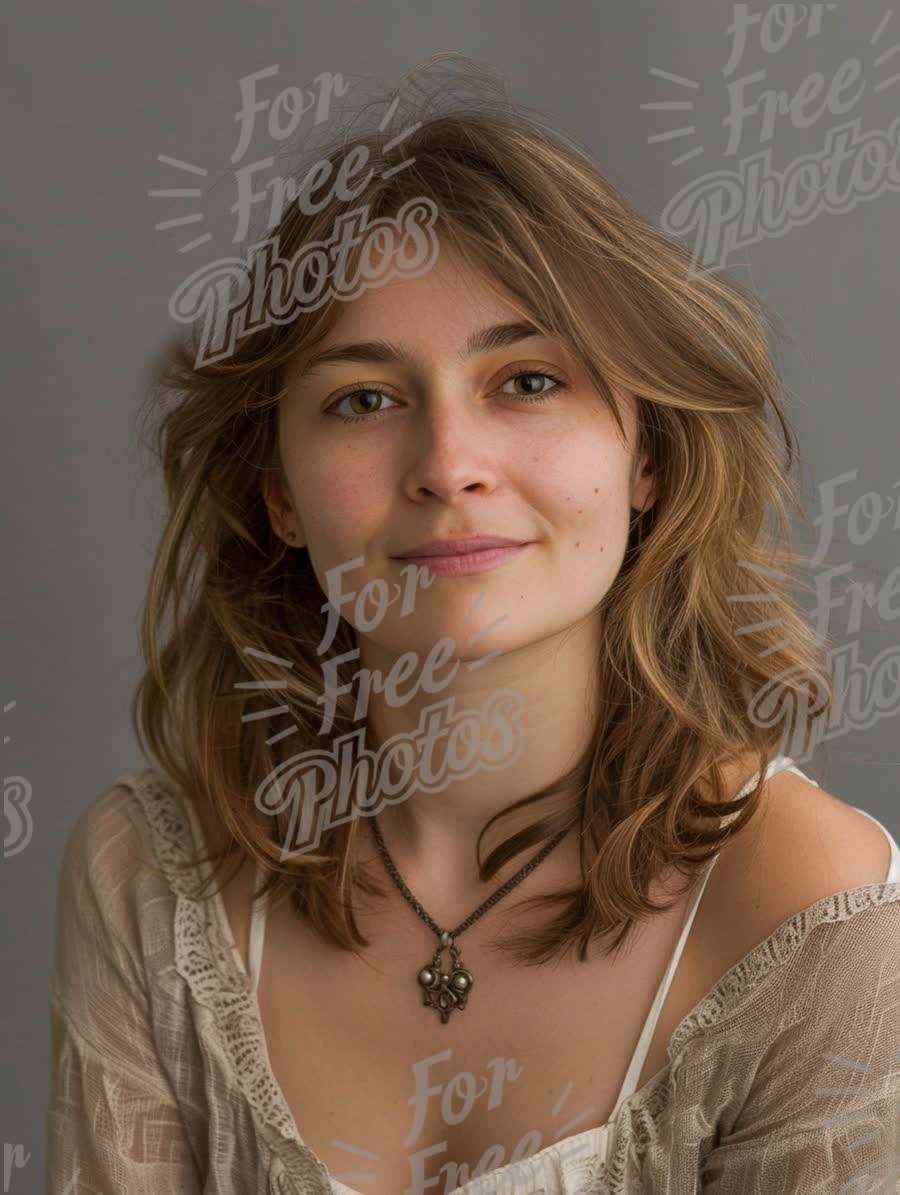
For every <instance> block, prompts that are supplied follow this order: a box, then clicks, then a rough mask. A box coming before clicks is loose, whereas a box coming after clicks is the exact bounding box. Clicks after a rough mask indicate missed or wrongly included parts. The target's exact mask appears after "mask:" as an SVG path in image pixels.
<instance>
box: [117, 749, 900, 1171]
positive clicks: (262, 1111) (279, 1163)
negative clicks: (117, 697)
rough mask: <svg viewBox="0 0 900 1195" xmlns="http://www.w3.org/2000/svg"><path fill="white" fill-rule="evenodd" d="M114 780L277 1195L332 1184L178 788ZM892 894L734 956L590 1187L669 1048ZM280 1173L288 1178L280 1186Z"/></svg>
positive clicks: (592, 1162)
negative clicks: (209, 889) (138, 812)
mask: <svg viewBox="0 0 900 1195" xmlns="http://www.w3.org/2000/svg"><path fill="white" fill-rule="evenodd" d="M116 786H121V787H125V788H128V789H129V790H130V791H131V792H133V793H134V794H135V796H136V797H137V798H138V799H139V800H140V803H141V807H142V809H143V811H144V814H145V817H146V819H147V823H148V825H149V827H150V831H151V835H152V841H153V848H154V852H155V855H156V859H157V862H158V864H159V866H160V868H161V869H162V871H163V872H164V874H165V876H166V879H167V881H168V883H169V884H170V886H171V888H172V889H173V891H174V892H175V893H176V896H177V901H176V911H175V965H176V969H177V970H178V973H179V974H180V975H181V976H182V978H183V979H184V980H185V982H186V983H187V984H188V986H189V988H190V990H191V992H192V994H193V996H194V998H195V1000H196V1001H197V1003H198V1004H200V1005H201V1006H202V1007H204V1008H206V1009H208V1010H209V1011H210V1013H211V1014H212V1017H213V1019H214V1022H215V1025H216V1029H217V1032H218V1035H219V1038H220V1040H221V1042H222V1043H223V1045H224V1047H225V1049H226V1051H227V1055H228V1059H229V1061H230V1063H231V1065H232V1070H233V1072H234V1074H235V1077H236V1079H237V1082H238V1083H239V1085H240V1087H241V1089H242V1091H243V1093H244V1095H245V1097H246V1099H247V1102H248V1104H249V1105H250V1107H251V1109H252V1110H253V1112H254V1114H255V1116H256V1118H257V1120H258V1122H259V1125H260V1127H261V1129H262V1130H263V1131H264V1132H265V1133H266V1136H267V1139H269V1140H270V1142H271V1144H272V1146H273V1150H277V1154H278V1156H277V1158H276V1159H275V1160H274V1162H273V1168H272V1170H271V1171H270V1178H271V1179H273V1180H275V1187H276V1189H277V1190H278V1191H279V1192H281V1191H284V1192H285V1193H286V1195H287V1192H291V1195H293V1191H296V1192H298V1193H300V1195H321V1192H322V1191H323V1190H325V1191H328V1192H331V1191H332V1190H333V1188H332V1186H331V1180H330V1176H329V1175H328V1171H327V1169H326V1168H325V1167H324V1165H323V1164H322V1163H321V1162H320V1161H319V1160H318V1159H316V1157H315V1154H314V1153H313V1152H312V1150H310V1149H309V1147H308V1146H307V1145H305V1143H304V1142H303V1140H302V1139H301V1138H300V1137H299V1136H298V1133H297V1128H296V1125H295V1124H294V1120H293V1116H292V1115H291V1112H290V1109H289V1108H288V1106H287V1104H286V1102H285V1099H284V1096H283V1094H282V1092H281V1089H280V1088H279V1087H278V1085H277V1083H276V1081H275V1079H274V1075H273V1074H272V1072H271V1067H270V1065H269V1063H268V1055H267V1051H266V1045H265V1038H264V1037H263V1034H262V1023H261V1020H260V1017H259V1012H258V1006H257V1004H256V999H255V995H254V993H253V991H252V988H251V985H250V981H249V979H248V977H247V975H246V974H245V973H244V972H243V970H242V969H241V968H240V967H239V966H238V963H237V960H236V958H235V956H234V953H233V950H232V948H231V945H230V943H229V942H227V940H226V939H225V937H224V935H223V933H222V929H221V926H220V924H219V922H218V919H217V917H216V915H215V910H214V909H213V907H212V903H211V901H210V900H209V899H208V898H197V897H195V896H194V895H193V894H192V886H191V872H190V871H178V870H176V869H175V868H174V867H173V864H184V863H187V862H189V860H190V857H191V855H192V849H191V848H192V847H193V835H192V832H191V826H190V823H189V821H188V816H187V812H186V810H185V809H184V807H183V798H182V797H181V795H180V794H179V792H178V790H177V788H176V787H175V786H174V784H173V783H172V782H171V781H169V780H168V779H167V778H166V777H165V776H163V775H161V774H160V773H159V772H157V771H155V770H154V769H152V768H140V769H135V770H134V771H131V772H126V773H125V774H124V775H122V776H120V777H119V778H118V779H117V780H116V781H115V782H114V787H116ZM898 901H900V883H879V884H864V885H861V886H860V887H858V888H853V889H850V890H849V891H847V892H839V893H836V894H834V895H833V896H826V897H824V898H823V899H822V900H819V901H817V902H816V903H815V904H813V905H810V906H809V907H808V908H806V909H802V910H801V911H800V912H798V913H795V914H793V915H792V916H791V917H788V918H787V919H786V920H785V921H784V922H782V924H781V925H780V926H778V927H777V929H775V930H774V931H773V933H772V934H770V935H769V937H768V938H766V939H765V940H764V941H763V942H761V943H759V945H758V946H756V947H754V948H753V950H751V951H750V952H749V954H747V955H745V956H744V958H742V959H740V960H739V961H738V962H737V963H735V965H734V966H733V967H731V968H730V970H728V971H727V972H726V973H725V975H723V976H722V978H721V979H720V980H719V981H718V983H717V984H716V985H715V987H714V988H712V990H711V991H710V992H709V993H708V994H707V995H706V996H705V997H704V998H703V999H702V1000H701V1001H700V1002H699V1003H698V1004H697V1005H696V1006H695V1007H694V1008H693V1009H692V1010H691V1011H690V1012H689V1013H688V1014H687V1016H685V1017H684V1019H683V1020H682V1021H680V1022H679V1024H678V1025H677V1027H676V1029H675V1031H674V1033H673V1034H672V1037H671V1039H670V1041H669V1048H668V1057H669V1062H668V1063H667V1065H666V1066H665V1067H663V1068H662V1069H661V1070H660V1071H658V1072H657V1074H656V1075H655V1076H653V1077H652V1078H651V1079H650V1080H649V1081H648V1082H647V1083H645V1084H644V1086H643V1087H641V1088H640V1089H639V1090H638V1091H636V1092H634V1093H632V1095H631V1096H629V1098H628V1099H627V1100H624V1101H623V1103H622V1105H621V1107H620V1108H619V1111H618V1114H617V1116H616V1118H615V1120H613V1121H610V1122H608V1124H607V1125H604V1126H601V1128H603V1129H606V1128H609V1131H610V1142H609V1144H610V1152H609V1155H608V1156H607V1157H605V1158H603V1157H597V1158H592V1159H588V1160H586V1161H584V1162H577V1163H575V1170H576V1172H577V1171H580V1170H582V1168H583V1169H584V1177H585V1178H587V1179H589V1180H590V1181H591V1182H592V1183H595V1184H597V1187H596V1188H592V1191H593V1190H594V1189H596V1190H597V1193H598V1195H605V1192H607V1191H610V1192H611V1191H613V1190H616V1189H617V1187H616V1184H617V1183H618V1182H620V1181H621V1179H622V1177H623V1175H624V1173H625V1167H626V1163H627V1160H628V1158H629V1156H631V1157H632V1158H633V1156H634V1155H635V1154H636V1153H637V1154H643V1153H644V1152H645V1151H646V1148H647V1146H648V1145H649V1144H650V1143H651V1142H652V1141H653V1140H655V1139H657V1137H658V1135H659V1124H660V1122H661V1120H662V1119H663V1117H664V1115H665V1112H666V1109H667V1108H668V1107H669V1105H670V1102H671V1098H672V1094H673V1087H674V1083H675V1076H676V1073H677V1069H678V1067H677V1063H678V1055H679V1054H680V1053H681V1052H682V1051H683V1049H684V1047H685V1046H686V1044H687V1043H688V1042H689V1041H690V1040H691V1039H692V1038H693V1037H696V1035H697V1034H699V1033H701V1032H703V1031H705V1030H707V1029H709V1028H710V1027H711V1026H713V1025H715V1024H716V1023H718V1022H719V1021H721V1020H722V1019H723V1018H724V1017H725V1016H726V1015H728V1014H730V1013H731V1012H733V1011H734V1008H735V1005H736V1004H737V1003H738V1002H740V1001H741V1000H742V999H743V998H746V997H747V996H748V995H749V994H750V993H751V992H752V991H753V990H754V989H755V988H756V987H757V986H758V985H759V984H760V983H761V982H762V981H763V980H764V979H765V978H766V977H767V976H768V975H769V974H771V972H772V971H773V970H775V969H776V968H777V967H780V966H783V965H784V964H785V963H786V962H788V961H789V960H790V959H791V958H792V957H793V956H794V955H795V954H796V952H797V951H798V950H799V949H800V947H801V946H802V944H803V942H804V941H805V939H806V938H807V937H808V936H809V934H810V932H811V931H812V930H814V929H815V928H816V927H817V926H819V925H823V924H826V923H830V922H839V921H846V920H847V919H848V918H850V917H853V916H855V915H856V914H857V913H860V912H862V911H863V910H865V909H867V908H872V907H875V906H878V905H883V904H893V903H895V902H898ZM270 1127H271V1128H274V1129H276V1130H277V1132H278V1133H279V1134H280V1140H278V1139H274V1140H273V1139H272V1138H271V1135H270V1134H269V1132H268V1129H269V1128H270ZM286 1143H290V1144H292V1145H293V1146H294V1147H296V1152H295V1150H294V1149H289V1150H286V1149H285V1144H286ZM285 1180H288V1181H290V1182H292V1183H293V1182H295V1183H296V1184H297V1185H296V1186H294V1187H293V1188H291V1187H288V1186H287V1185H286V1184H285ZM310 1183H312V1184H313V1185H312V1186H310V1185H309V1184H310ZM322 1184H324V1187H323V1185H322ZM607 1184H612V1185H611V1186H607Z"/></svg>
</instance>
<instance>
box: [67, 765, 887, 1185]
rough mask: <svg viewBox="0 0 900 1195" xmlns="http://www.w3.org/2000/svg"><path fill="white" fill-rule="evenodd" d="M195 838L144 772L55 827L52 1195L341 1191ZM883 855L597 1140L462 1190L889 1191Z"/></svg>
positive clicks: (734, 986)
mask: <svg viewBox="0 0 900 1195" xmlns="http://www.w3.org/2000/svg"><path fill="white" fill-rule="evenodd" d="M882 828H883V827H882ZM885 833H887V832H886V831H885ZM192 842H193V840H192V836H191V818H190V816H189V812H188V806H187V803H186V802H185V801H184V799H183V798H182V797H181V795H180V794H179V793H178V792H177V790H176V789H175V787H174V786H173V785H172V784H171V782H170V781H168V780H167V779H166V778H165V777H163V776H161V775H160V774H159V773H158V772H156V771H154V770H152V769H150V768H142V769H138V770H135V771H133V772H129V773H126V774H125V775H124V776H121V777H119V778H118V779H117V780H116V781H115V782H114V783H113V784H112V785H111V786H110V787H109V788H108V789H107V790H105V791H104V792H103V793H102V794H100V796H99V797H97V798H96V799H95V800H94V801H93V802H92V803H91V804H90V805H89V806H88V808H87V809H86V810H85V811H84V812H83V813H82V814H81V815H80V817H79V818H78V821H77V822H76V824H75V827H74V828H73V830H72V832H71V833H70V835H69V837H68V840H67V842H66V849H65V853H64V857H63V865H62V871H61V875H60V881H59V888H58V906H57V934H56V953H55V958H54V969H53V979H52V984H51V989H50V1010H51V1024H52V1047H53V1060H52V1073H51V1091H50V1100H49V1105H48V1111H47V1145H48V1149H47V1158H48V1164H47V1183H48V1187H47V1189H48V1195H126V1193H127V1195H200V1193H203V1195H213V1193H216V1195H226V1193H227V1195H256V1193H259V1195H332V1192H334V1191H335V1190H337V1191H343V1192H347V1191H353V1188H347V1187H345V1186H343V1185H342V1184H340V1183H337V1182H335V1183H334V1184H332V1180H331V1178H330V1176H329V1174H328V1171H327V1170H326V1168H325V1166H324V1165H323V1164H322V1163H321V1161H320V1160H319V1159H318V1158H317V1157H316V1155H315V1154H314V1153H313V1151H312V1150H311V1149H310V1148H309V1147H308V1146H306V1145H305V1144H304V1142H303V1140H302V1137H301V1135H300V1131H298V1126H297V1125H295V1123H294V1121H293V1117H292V1115H291V1112H290V1110H289V1108H288V1106H287V1103H286V1101H285V1099H284V1096H283V1094H282V1092H281V1090H280V1088H279V1086H278V1083H277V1081H276V1080H275V1077H274V1075H273V1073H272V1069H271V1066H270V1064H269V1059H268V1055H267V1052H266V1046H265V1037H264V1034H263V1029H262V1024H261V1021H260V1016H259V1008H258V1005H257V1003H256V996H255V988H254V984H253V982H252V981H251V978H250V976H248V974H247V972H246V970H245V969H244V964H243V961H242V959H241V957H240V954H239V953H238V951H237V948H236V946H235V944H234V942H233V940H232V939H231V936H230V932H229V931H228V929H227V925H228V922H227V917H225V914H224V909H223V908H222V907H221V898H220V897H219V896H218V895H217V896H215V897H214V898H210V897H208V896H207V897H206V898H205V899H196V898H195V896H194V895H193V893H194V891H195V884H196V880H193V879H192V878H191V876H190V874H189V873H187V872H182V873H179V872H177V871H175V870H173V864H175V863H178V862H184V861H187V860H188V858H189V856H190V850H191V846H192ZM892 850H893V857H892V863H891V870H890V872H889V874H888V877H887V880H886V881H885V882H884V883H879V884H869V885H865V886H862V887H858V888H854V889H852V890H851V891H845V892H839V893H836V894H835V895H833V896H829V897H826V898H825V899H823V900H820V901H817V902H816V903H815V904H813V905H811V906H810V907H809V908H807V909H803V910H802V911H800V912H798V913H797V914H795V915H794V916H792V917H790V918H788V919H787V920H786V921H784V922H783V923H782V925H780V926H779V927H778V928H777V929H776V930H775V932H774V933H772V934H771V935H770V936H769V937H768V938H766V940H765V941H763V942H761V943H760V944H759V945H758V946H756V947H755V948H754V949H753V950H752V951H751V952H750V953H749V954H747V955H746V956H745V957H744V958H743V959H741V960H740V961H739V962H738V963H737V964H735V966H733V967H732V968H731V969H730V970H729V971H728V972H727V973H726V974H725V975H724V976H723V977H722V978H721V979H720V981H719V982H718V983H717V984H716V986H715V987H714V988H713V989H712V990H711V991H710V992H709V993H708V994H707V995H706V996H705V997H704V998H703V999H702V1000H701V1001H700V1002H699V1003H698V1004H697V1005H696V1006H695V1007H694V1008H693V1009H692V1010H691V1012H690V1013H689V1014H688V1015H687V1016H686V1017H685V1018H684V1019H683V1020H682V1021H681V1023H680V1024H679V1025H678V1027H677V1028H676V1030H675V1032H674V1033H673V1035H672V1037H671V1039H670V1042H669V1047H668V1062H667V1064H666V1066H665V1067H664V1068H663V1069H662V1070H660V1071H659V1072H658V1073H657V1074H656V1075H655V1076H654V1077H653V1078H652V1079H651V1080H650V1081H649V1082H648V1083H646V1084H645V1085H644V1086H643V1087H642V1088H640V1089H639V1090H637V1091H634V1092H633V1093H632V1094H630V1095H629V1096H628V1098H626V1099H624V1101H623V1102H621V1104H620V1106H619V1107H618V1108H617V1110H616V1113H615V1114H614V1119H613V1120H611V1121H610V1122H609V1124H608V1125H606V1126H603V1130H602V1131H601V1130H592V1131H591V1132H592V1133H594V1134H596V1135H597V1136H596V1140H597V1141H598V1142H599V1140H600V1137H601V1135H602V1139H603V1148H602V1149H597V1150H589V1151H587V1152H586V1153H585V1152H584V1151H582V1152H581V1153H579V1154H574V1153H573V1154H569V1155H568V1156H565V1154H564V1150H563V1148H562V1147H563V1146H565V1145H566V1144H567V1142H566V1141H563V1142H560V1143H559V1145H558V1147H552V1148H548V1149H547V1150H541V1151H540V1155H539V1156H540V1161H541V1166H540V1170H539V1172H538V1169H537V1168H536V1167H535V1169H534V1170H533V1171H532V1172H529V1171H528V1170H527V1168H526V1169H523V1167H525V1166H527V1159H526V1160H523V1162H521V1163H517V1164H516V1167H515V1168H514V1167H513V1166H512V1165H510V1166H500V1167H496V1166H495V1168H494V1169H493V1170H490V1171H488V1172H487V1173H486V1174H484V1175H482V1176H480V1177H473V1178H472V1180H471V1181H470V1182H466V1183H465V1184H464V1185H463V1186H462V1187H457V1188H456V1190H457V1191H458V1192H459V1195H487V1192H490V1193H491V1195H501V1193H503V1195H507V1193H508V1192H514V1193H515V1195H538V1193H539V1192H541V1193H543V1195H576V1192H577V1193H578V1195H612V1193H614V1192H615V1193H619V1192H623V1193H625V1195H632V1193H635V1192H642V1193H643V1192H648V1193H655V1192H666V1193H667V1195H682V1193H685V1195H687V1193H690V1192H695V1191H697V1192H704V1193H707V1192H719V1193H725V1195H743V1193H747V1195H749V1193H751V1192H753V1193H759V1195H788V1193H790V1195H815V1193H822V1195H824V1193H825V1192H827V1193H828V1195H834V1193H836V1192H874V1191H879V1192H898V1191H900V1177H898V1176H900V852H898V850H897V845H896V843H893V840H892ZM299 1129H300V1130H301V1131H302V1126H299ZM577 1136H578V1137H585V1138H586V1137H588V1136H589V1134H578V1135H577ZM576 1139H577V1138H571V1139H569V1140H570V1141H573V1142H574V1141H575V1140H576ZM591 1140H594V1138H593V1137H592V1138H591ZM420 1190H421V1191H422V1195H424V1192H425V1190H426V1188H424V1187H422V1188H419V1187H415V1186H412V1185H411V1186H409V1187H408V1188H407V1190H406V1192H404V1193H402V1195H416V1193H417V1192H418V1191H420ZM427 1190H428V1191H429V1192H432V1193H433V1195H443V1191H444V1186H443V1185H442V1184H441V1183H434V1184H433V1185H431V1186H429V1187H428V1188H427ZM360 1195H364V1192H361V1193H360ZM398 1195H401V1193H399V1192H398Z"/></svg>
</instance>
